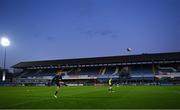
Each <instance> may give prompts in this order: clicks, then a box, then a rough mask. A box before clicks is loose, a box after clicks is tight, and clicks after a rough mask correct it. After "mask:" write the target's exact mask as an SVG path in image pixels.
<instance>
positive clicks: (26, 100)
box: [0, 86, 180, 109]
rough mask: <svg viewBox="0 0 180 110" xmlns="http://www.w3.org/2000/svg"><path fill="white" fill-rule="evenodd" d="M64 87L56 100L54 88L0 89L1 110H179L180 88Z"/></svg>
mask: <svg viewBox="0 0 180 110" xmlns="http://www.w3.org/2000/svg"><path fill="white" fill-rule="evenodd" d="M114 90H115V92H114V93H109V92H108V91H107V87H105V86H103V87H94V86H85V87H63V88H61V92H60V94H58V98H57V99H55V98H54V97H53V93H54V91H55V87H0V108H1V109H2V108H8V109H9V108H24V109H25V108H42V109H49V108H63V109H71V108H77V109H79V108H84V109H92V108H96V109H101V108H109V109H116V108H126V109H130V108H137V109H139V108H148V109H153V108H158V109H163V108H166V109H172V108H178V109H179V108H180V86H120V87H114Z"/></svg>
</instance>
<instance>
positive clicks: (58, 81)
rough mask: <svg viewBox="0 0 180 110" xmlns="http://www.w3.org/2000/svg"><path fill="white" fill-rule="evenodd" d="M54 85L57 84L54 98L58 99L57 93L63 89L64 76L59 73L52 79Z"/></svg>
mask: <svg viewBox="0 0 180 110" xmlns="http://www.w3.org/2000/svg"><path fill="white" fill-rule="evenodd" d="M52 83H55V84H56V86H57V88H56V92H55V94H54V97H55V98H57V93H58V92H59V89H60V87H61V84H62V83H63V82H62V75H61V72H59V73H58V74H57V75H56V76H55V77H54V78H53V79H52Z"/></svg>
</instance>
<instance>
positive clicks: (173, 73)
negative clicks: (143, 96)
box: [12, 52, 180, 85]
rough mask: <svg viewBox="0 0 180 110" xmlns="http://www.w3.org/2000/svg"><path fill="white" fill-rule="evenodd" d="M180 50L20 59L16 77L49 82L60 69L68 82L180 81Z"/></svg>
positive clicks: (19, 81) (30, 80) (17, 80)
mask: <svg viewBox="0 0 180 110" xmlns="http://www.w3.org/2000/svg"><path fill="white" fill-rule="evenodd" d="M179 65H180V52H174V53H156V54H141V55H127V56H110V57H95V58H79V59H62V60H49V61H30V62H20V63H18V64H16V65H14V66H12V67H13V68H14V69H16V70H18V69H20V70H22V71H21V72H19V73H16V76H15V77H14V81H15V82H16V83H19V84H20V83H23V84H32V83H33V84H46V83H47V82H48V81H49V80H51V79H52V77H53V76H54V75H55V74H56V73H57V72H58V71H61V73H63V80H64V81H65V82H66V83H68V84H81V85H82V84H90V83H92V84H96V83H106V82H107V80H108V79H109V78H112V79H113V81H114V82H115V83H116V84H118V83H119V84H121V83H128V84H131V83H137V82H138V83H142V82H143V84H144V83H154V82H156V83H157V82H158V83H159V82H160V83H163V81H162V80H166V83H167V82H168V83H174V82H175V83H176V84H177V83H179V79H180V74H179V73H180V66H179Z"/></svg>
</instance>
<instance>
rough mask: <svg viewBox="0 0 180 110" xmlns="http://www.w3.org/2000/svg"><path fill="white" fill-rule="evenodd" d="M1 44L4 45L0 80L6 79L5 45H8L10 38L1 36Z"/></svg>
mask: <svg viewBox="0 0 180 110" xmlns="http://www.w3.org/2000/svg"><path fill="white" fill-rule="evenodd" d="M1 45H2V46H3V47H4V50H5V52H4V67H3V77H2V81H5V80H6V47H8V46H10V40H9V39H8V38H6V37H2V38H1Z"/></svg>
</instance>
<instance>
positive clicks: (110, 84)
mask: <svg viewBox="0 0 180 110" xmlns="http://www.w3.org/2000/svg"><path fill="white" fill-rule="evenodd" d="M108 85H109V89H108V91H109V92H113V90H112V78H110V79H109V81H108Z"/></svg>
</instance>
